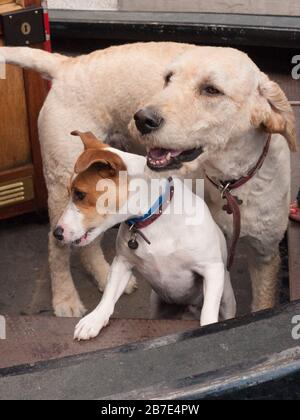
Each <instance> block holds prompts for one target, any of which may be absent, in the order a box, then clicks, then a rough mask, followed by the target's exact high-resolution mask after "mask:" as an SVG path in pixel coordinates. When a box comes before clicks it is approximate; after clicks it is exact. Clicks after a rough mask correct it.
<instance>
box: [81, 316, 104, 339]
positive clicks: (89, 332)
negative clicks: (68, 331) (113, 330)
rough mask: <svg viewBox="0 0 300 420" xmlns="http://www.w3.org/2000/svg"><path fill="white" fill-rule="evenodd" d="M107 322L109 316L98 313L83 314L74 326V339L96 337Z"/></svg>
mask: <svg viewBox="0 0 300 420" xmlns="http://www.w3.org/2000/svg"><path fill="white" fill-rule="evenodd" d="M108 323H109V318H108V317H107V316H105V315H102V316H101V315H100V314H99V313H98V314H97V313H93V312H92V313H91V314H89V315H87V316H85V317H84V318H83V319H82V320H81V321H80V322H79V323H78V324H77V325H76V327H75V332H74V340H78V341H82V340H83V341H85V340H91V339H92V338H95V337H97V335H98V334H99V333H100V331H101V330H102V328H104V327H106V326H107V325H108Z"/></svg>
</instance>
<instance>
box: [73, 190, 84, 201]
mask: <svg viewBox="0 0 300 420" xmlns="http://www.w3.org/2000/svg"><path fill="white" fill-rule="evenodd" d="M73 197H74V200H75V201H83V200H84V199H85V197H86V193H85V192H83V191H79V190H74V192H73Z"/></svg>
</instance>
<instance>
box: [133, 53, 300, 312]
mask: <svg viewBox="0 0 300 420" xmlns="http://www.w3.org/2000/svg"><path fill="white" fill-rule="evenodd" d="M164 79H165V86H164V88H163V89H162V90H161V92H160V93H158V94H157V95H156V96H154V98H152V99H151V101H148V102H147V103H145V104H144V107H143V108H142V109H140V110H139V111H138V112H137V113H136V114H135V117H134V121H132V123H131V132H132V134H133V135H134V136H135V137H136V138H138V139H139V140H140V141H141V142H143V143H144V144H145V145H146V146H147V150H148V166H149V167H150V168H151V169H152V170H157V171H170V170H174V169H180V168H181V171H182V172H183V173H184V174H191V173H195V172H196V173H197V171H200V170H201V171H203V173H204V176H206V178H207V179H206V192H207V202H208V204H209V207H210V209H211V211H212V213H213V215H214V218H215V220H216V221H217V223H218V224H219V226H220V227H221V228H222V230H223V232H224V233H225V234H226V235H227V236H228V238H230V237H232V234H233V222H232V216H231V215H229V214H227V213H226V211H223V206H224V202H223V201H222V197H221V194H220V192H219V191H218V190H217V188H215V186H214V185H213V184H212V182H211V181H210V180H213V182H214V183H216V184H218V185H221V183H222V184H223V185H224V186H226V185H227V184H228V183H231V182H232V180H241V179H243V177H247V176H248V175H249V173H251V170H252V169H253V168H254V167H255V166H256V165H257V162H258V161H259V160H260V157H261V156H262V155H263V151H264V150H266V143H267V141H268V140H270V139H269V137H270V133H271V134H272V137H271V143H270V147H269V151H268V154H267V156H266V158H265V161H264V163H263V166H262V168H261V169H260V170H259V171H258V173H256V174H255V175H254V176H253V177H252V178H251V179H250V180H249V181H248V182H246V183H245V184H244V185H243V186H241V187H240V188H238V189H237V190H235V193H237V194H238V197H239V200H240V204H241V206H240V212H241V221H242V230H241V236H242V237H244V238H245V239H246V240H247V244H248V256H249V268H250V274H251V280H252V285H253V311H257V310H262V309H266V308H270V307H272V306H274V304H275V302H276V291H277V276H278V270H279V263H280V258H279V242H280V241H281V240H282V238H283V236H284V233H285V231H286V229H287V224H288V215H289V204H290V178H291V177H290V150H292V151H293V150H295V149H296V135H295V121H294V115H293V111H292V108H291V106H290V104H289V102H288V100H287V98H286V96H285V94H284V93H283V91H282V90H281V89H280V87H279V86H278V85H277V84H276V83H274V82H272V81H270V80H269V78H268V77H267V76H266V75H265V74H264V73H262V72H261V71H260V70H259V69H258V67H257V66H256V65H255V64H254V63H253V62H252V61H251V60H250V59H249V57H248V56H247V55H246V54H244V53H242V52H240V51H237V50H235V49H230V48H213V47H201V48H196V49H194V50H191V51H188V52H185V53H183V54H182V55H181V56H180V57H178V58H177V59H176V60H173V62H172V63H171V64H170V65H168V66H167V67H166V70H165V75H164ZM191 161H192V163H190V162H191ZM208 179H210V180H208Z"/></svg>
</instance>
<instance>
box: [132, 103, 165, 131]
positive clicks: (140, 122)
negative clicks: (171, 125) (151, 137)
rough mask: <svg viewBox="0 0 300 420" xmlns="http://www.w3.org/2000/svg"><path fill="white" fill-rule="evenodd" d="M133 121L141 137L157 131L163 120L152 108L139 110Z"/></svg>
mask: <svg viewBox="0 0 300 420" xmlns="http://www.w3.org/2000/svg"><path fill="white" fill-rule="evenodd" d="M134 120H135V125H136V127H137V129H138V130H139V132H140V133H141V134H143V135H144V134H149V133H151V132H152V131H154V130H158V129H159V128H160V127H161V126H162V124H163V122H164V119H163V118H162V117H161V116H160V115H159V114H158V113H157V112H156V111H155V110H154V109H152V108H143V109H141V110H140V111H138V112H137V113H136V114H135V116H134Z"/></svg>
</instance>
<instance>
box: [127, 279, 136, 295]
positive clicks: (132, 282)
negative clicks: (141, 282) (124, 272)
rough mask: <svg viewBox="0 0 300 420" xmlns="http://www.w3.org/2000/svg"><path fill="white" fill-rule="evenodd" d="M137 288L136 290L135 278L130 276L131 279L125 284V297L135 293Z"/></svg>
mask: <svg viewBox="0 0 300 420" xmlns="http://www.w3.org/2000/svg"><path fill="white" fill-rule="evenodd" d="M137 288H138V285H137V280H136V278H135V276H131V278H130V280H129V282H128V284H127V287H126V289H125V294H126V295H131V293H133V292H135V291H136V289H137Z"/></svg>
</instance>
